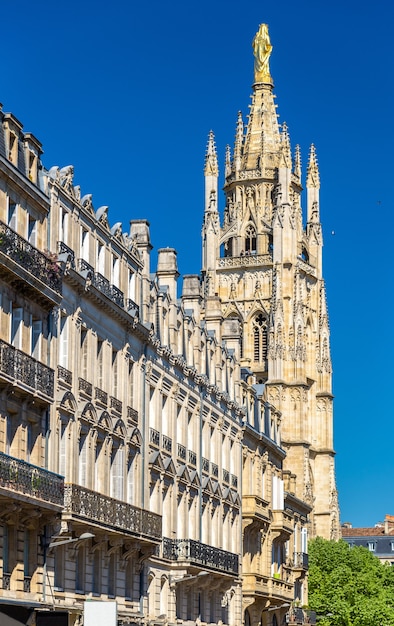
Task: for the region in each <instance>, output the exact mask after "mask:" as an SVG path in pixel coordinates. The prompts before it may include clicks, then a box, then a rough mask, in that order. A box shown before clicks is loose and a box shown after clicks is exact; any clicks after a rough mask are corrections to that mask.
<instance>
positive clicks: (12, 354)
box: [0, 339, 55, 398]
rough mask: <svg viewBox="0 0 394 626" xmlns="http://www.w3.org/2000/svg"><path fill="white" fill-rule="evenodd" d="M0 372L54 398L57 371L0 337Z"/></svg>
mask: <svg viewBox="0 0 394 626" xmlns="http://www.w3.org/2000/svg"><path fill="white" fill-rule="evenodd" d="M0 372H1V373H3V374H6V375H7V376H9V377H10V378H13V379H14V380H15V381H19V382H21V383H23V384H25V385H27V386H28V387H30V388H31V389H32V390H34V391H39V392H40V393H42V394H44V395H45V396H47V397H49V398H53V393H54V378H55V372H54V371H53V369H51V368H50V367H47V366H46V365H44V364H43V363H40V362H39V361H36V359H33V357H31V356H29V355H28V354H25V353H24V352H22V351H21V350H18V349H17V348H14V346H11V344H9V343H7V342H6V341H4V340H3V339H0Z"/></svg>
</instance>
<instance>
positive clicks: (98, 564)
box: [92, 549, 101, 595]
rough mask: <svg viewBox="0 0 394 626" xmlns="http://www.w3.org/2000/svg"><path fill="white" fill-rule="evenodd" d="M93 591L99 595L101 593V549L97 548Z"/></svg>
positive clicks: (94, 559) (94, 560)
mask: <svg viewBox="0 0 394 626" xmlns="http://www.w3.org/2000/svg"><path fill="white" fill-rule="evenodd" d="M92 591H93V593H94V594H97V595H99V594H100V593H101V554H100V550H99V549H97V550H95V552H94V556H93V582H92Z"/></svg>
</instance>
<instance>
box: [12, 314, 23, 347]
mask: <svg viewBox="0 0 394 626" xmlns="http://www.w3.org/2000/svg"><path fill="white" fill-rule="evenodd" d="M22 322H23V309H22V307H14V306H12V303H11V341H10V343H11V344H12V345H13V346H14V347H15V348H19V349H20V348H21V347H22Z"/></svg>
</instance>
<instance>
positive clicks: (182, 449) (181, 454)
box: [178, 443, 186, 461]
mask: <svg viewBox="0 0 394 626" xmlns="http://www.w3.org/2000/svg"><path fill="white" fill-rule="evenodd" d="M178 459H182V461H186V448H185V446H183V445H182V444H181V443H178Z"/></svg>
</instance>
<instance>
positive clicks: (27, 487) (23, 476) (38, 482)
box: [0, 452, 64, 506]
mask: <svg viewBox="0 0 394 626" xmlns="http://www.w3.org/2000/svg"><path fill="white" fill-rule="evenodd" d="M0 487H2V488H3V489H9V490H10V491H12V492H13V493H15V492H16V493H21V494H24V495H27V496H33V497H34V498H38V499H39V500H43V501H45V502H48V503H51V504H57V505H60V506H62V505H63V494H64V478H63V477H62V476H59V475H58V474H54V473H53V472H49V471H48V470H46V469H44V468H42V467H38V466H36V465H31V464H30V463H26V461H22V460H21V459H16V458H14V457H12V456H9V455H8V454H4V453H3V452H0Z"/></svg>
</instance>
